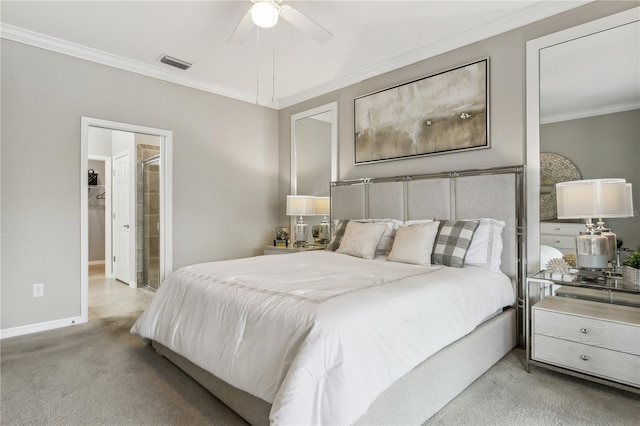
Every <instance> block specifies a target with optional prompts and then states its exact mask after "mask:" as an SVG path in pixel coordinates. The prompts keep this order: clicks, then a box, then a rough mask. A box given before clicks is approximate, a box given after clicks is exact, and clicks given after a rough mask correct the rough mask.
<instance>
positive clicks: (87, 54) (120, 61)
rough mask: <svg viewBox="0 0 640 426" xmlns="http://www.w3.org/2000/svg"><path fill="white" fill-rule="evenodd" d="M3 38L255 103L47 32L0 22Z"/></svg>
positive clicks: (253, 100) (191, 79)
mask: <svg viewBox="0 0 640 426" xmlns="http://www.w3.org/2000/svg"><path fill="white" fill-rule="evenodd" d="M0 37H2V38H4V39H7V40H11V41H15V42H18V43H22V44H26V45H29V46H34V47H38V48H41V49H45V50H49V51H52V52H56V53H61V54H63V55H68V56H72V57H74V58H79V59H84V60H86V61H90V62H95V63H98V64H102V65H107V66H109V67H113V68H118V69H121V70H124V71H129V72H133V73H136V74H140V75H144V76H147V77H151V78H156V79H158V80H164V81H168V82H170V83H175V84H179V85H181V86H186V87H190V88H192V89H197V90H202V91H204V92H209V93H214V94H216V95H220V96H224V97H227V98H232V99H236V100H239V101H243V102H249V103H255V101H256V99H255V95H254V96H251V95H249V94H247V93H242V92H236V91H232V90H228V89H225V88H223V87H219V86H216V85H214V84H211V83H209V82H206V81H202V80H198V79H195V78H192V77H189V76H184V77H183V76H179V75H175V74H172V73H170V72H167V71H164V70H161V69H158V68H157V67H154V66H152V65H149V64H146V63H143V62H139V61H134V60H132V59H128V58H125V57H122V56H118V55H113V54H111V53H107V52H104V51H101V50H98V49H94V48H91V47H87V46H83V45H81V44H77V43H72V42H69V41H66V40H62V39H59V38H55V37H51V36H48V35H45V34H41V33H37V32H35V31H30V30H27V29H24V28H20V27H16V26H14V25H10V24H6V23H4V22H2V23H0ZM262 106H265V107H269V108H275V107H276V105H275V104H265V105H262Z"/></svg>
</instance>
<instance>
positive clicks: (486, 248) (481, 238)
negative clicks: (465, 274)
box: [464, 219, 505, 272]
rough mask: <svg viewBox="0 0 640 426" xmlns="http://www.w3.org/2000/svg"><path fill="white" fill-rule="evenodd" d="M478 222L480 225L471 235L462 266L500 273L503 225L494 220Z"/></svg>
mask: <svg viewBox="0 0 640 426" xmlns="http://www.w3.org/2000/svg"><path fill="white" fill-rule="evenodd" d="M479 221H480V224H479V225H478V228H477V229H476V232H475V233H474V234H473V239H472V240H471V244H470V245H469V249H468V250H467V257H466V258H465V260H464V264H465V265H472V266H481V267H483V268H489V269H491V270H492V271H495V272H500V263H501V259H500V256H501V255H502V229H503V228H504V225H505V223H504V222H502V221H498V220H495V219H479Z"/></svg>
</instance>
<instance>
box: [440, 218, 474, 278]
mask: <svg viewBox="0 0 640 426" xmlns="http://www.w3.org/2000/svg"><path fill="white" fill-rule="evenodd" d="M478 224H479V223H478V221H475V220H443V221H440V228H439V229H438V236H437V237H436V242H435V245H434V246H433V254H432V258H431V263H433V264H435V265H445V266H455V267H456V268H460V267H462V266H463V265H464V258H465V257H466V255H467V249H468V248H469V245H470V244H471V239H472V238H473V233H474V232H475V231H476V229H477V228H478Z"/></svg>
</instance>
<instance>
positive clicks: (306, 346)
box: [131, 251, 514, 425]
mask: <svg viewBox="0 0 640 426" xmlns="http://www.w3.org/2000/svg"><path fill="white" fill-rule="evenodd" d="M513 302H514V294H513V289H512V286H511V282H510V280H509V278H508V277H506V276H505V275H503V274H500V273H495V272H492V271H490V270H487V269H483V268H478V267H465V268H447V267H440V266H433V267H424V266H417V265H408V264H402V263H394V262H387V261H384V260H374V261H371V260H364V259H360V258H355V257H351V256H348V255H342V254H336V253H332V252H325V251H312V252H303V253H296V254H289V255H286V256H285V255H280V256H277V255H273V256H259V257H254V258H247V259H238V260H231V261H224V262H212V263H203V264H198V265H192V266H188V267H185V268H182V269H180V270H178V271H176V272H174V273H173V274H171V275H170V276H169V277H168V278H167V280H166V281H165V282H164V283H163V285H162V286H161V287H160V289H159V290H158V292H157V294H156V295H155V297H154V298H153V300H152V302H151V304H150V306H149V308H148V309H147V310H146V311H145V312H144V313H143V314H142V316H141V317H140V318H139V319H138V321H137V322H136V323H135V325H134V326H133V328H132V330H131V331H132V332H133V333H135V334H137V335H139V336H141V337H144V338H148V339H152V340H155V341H158V342H159V343H161V344H163V345H165V346H167V347H168V348H170V349H171V350H173V351H174V352H177V353H179V354H181V355H183V356H184V357H186V358H187V359H189V360H190V361H191V362H193V363H195V364H196V365H198V366H200V367H202V368H204V369H205V370H208V371H210V372H211V373H213V374H214V375H215V376H217V377H219V378H221V379H222V380H224V381H226V382H227V383H229V384H231V385H233V386H235V387H237V388H239V389H242V390H244V391H246V392H248V393H250V394H252V395H255V396H257V397H259V398H261V399H263V400H265V401H267V402H269V403H272V404H273V407H272V410H271V414H270V421H271V424H276V425H293V424H295V425H302V424H304V425H311V424H317V425H319V424H323V425H338V424H349V423H353V422H355V421H356V420H357V419H358V418H359V417H360V416H361V415H362V414H364V413H365V412H366V411H367V408H368V406H369V405H370V404H371V402H373V400H374V399H375V398H376V396H377V395H379V394H380V393H381V392H382V391H383V390H384V389H385V388H387V387H388V386H389V385H390V384H392V383H393V382H394V381H395V380H397V379H399V378H400V377H402V376H403V375H404V374H406V373H407V372H409V371H410V370H411V369H412V368H414V367H415V366H416V365H418V364H419V363H420V362H422V361H423V360H425V359H426V358H428V357H429V356H431V355H432V354H434V353H435V352H437V351H438V350H440V349H442V348H443V347H445V346H446V345H448V344H449V343H451V342H453V341H455V340H457V339H459V338H460V337H462V336H464V335H466V334H468V333H469V332H471V331H472V330H473V329H474V328H475V327H476V326H477V325H478V324H479V323H481V322H482V321H483V320H484V319H485V318H486V317H487V316H489V315H490V314H492V313H494V312H495V311H497V310H499V309H500V308H502V307H504V306H510V305H512V304H513Z"/></svg>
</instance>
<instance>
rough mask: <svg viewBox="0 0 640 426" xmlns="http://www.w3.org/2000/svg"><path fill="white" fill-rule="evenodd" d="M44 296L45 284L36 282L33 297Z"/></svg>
mask: <svg viewBox="0 0 640 426" xmlns="http://www.w3.org/2000/svg"><path fill="white" fill-rule="evenodd" d="M42 296H44V284H42V283H40V284H34V285H33V297H42Z"/></svg>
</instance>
